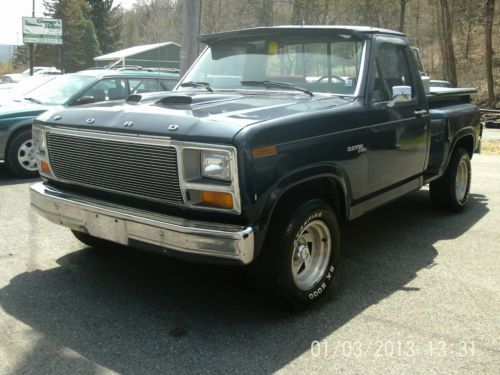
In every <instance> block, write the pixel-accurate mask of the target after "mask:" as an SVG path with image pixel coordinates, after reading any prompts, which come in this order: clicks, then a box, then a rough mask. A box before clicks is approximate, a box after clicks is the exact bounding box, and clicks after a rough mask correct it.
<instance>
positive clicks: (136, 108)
mask: <svg viewBox="0 0 500 375" xmlns="http://www.w3.org/2000/svg"><path fill="white" fill-rule="evenodd" d="M353 100H354V99H353V98H350V97H348V98H345V97H340V96H331V95H321V94H317V95H315V96H313V97H309V96H307V95H303V94H299V95H295V94H288V93H286V94H279V95H278V94H274V93H273V94H271V93H255V94H248V93H245V94H240V93H229V94H226V93H224V94H221V93H206V94H205V93H203V94H200V93H199V92H197V93H185V92H182V93H172V94H169V95H166V96H165V97H164V98H162V99H161V100H159V101H155V102H154V103H148V104H135V103H133V102H125V103H123V104H121V105H117V106H113V107H103V106H100V107H99V106H95V107H86V108H70V109H65V110H62V111H50V112H47V113H45V114H43V115H42V116H40V117H39V118H38V120H39V121H43V122H46V123H49V124H52V125H61V126H71V127H75V128H85V129H96V130H100V131H110V132H120V133H133V134H137V133H139V134H145V135H155V136H169V137H171V138H172V139H178V140H183V141H196V142H215V143H230V142H231V140H232V138H233V137H234V136H235V135H236V133H238V131H239V130H241V129H242V128H243V127H245V126H248V125H252V124H255V123H258V122H262V121H270V120H274V119H277V118H280V119H283V118H285V117H289V116H297V115H301V114H304V113H307V112H312V111H318V110H322V109H329V108H333V107H338V106H341V105H346V104H349V103H352V101H353Z"/></svg>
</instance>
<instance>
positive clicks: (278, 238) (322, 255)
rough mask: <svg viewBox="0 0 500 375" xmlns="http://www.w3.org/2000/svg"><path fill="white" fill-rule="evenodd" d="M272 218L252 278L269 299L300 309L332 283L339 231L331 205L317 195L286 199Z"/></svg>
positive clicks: (324, 291) (308, 304) (335, 265)
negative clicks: (287, 200) (296, 199)
mask: <svg viewBox="0 0 500 375" xmlns="http://www.w3.org/2000/svg"><path fill="white" fill-rule="evenodd" d="M281 207H282V209H281V210H280V211H279V212H278V213H277V217H276V218H275V220H273V223H272V224H271V225H272V227H271V228H270V229H269V231H270V232H269V233H268V238H267V239H266V243H265V245H264V248H263V250H262V254H260V256H259V257H258V258H257V259H256V261H255V265H254V266H255V268H256V269H257V270H256V272H257V279H258V281H259V283H260V285H261V287H263V288H265V290H266V291H267V292H270V293H268V294H271V296H272V297H273V300H274V301H277V302H280V303H281V304H284V305H286V306H287V307H290V308H292V309H302V308H305V307H308V306H310V305H312V304H313V303H315V302H316V301H317V300H319V299H321V298H322V297H324V296H325V295H326V294H327V292H329V291H330V289H331V288H332V286H333V284H332V283H333V281H334V279H335V275H336V268H337V263H338V260H339V254H340V231H339V226H338V222H337V217H336V215H335V213H334V212H333V210H332V208H331V207H330V205H328V204H327V203H326V202H324V201H322V200H319V199H309V200H306V201H303V200H302V201H301V200H299V201H298V202H296V203H294V202H290V201H289V202H287V204H285V205H282V206H281Z"/></svg>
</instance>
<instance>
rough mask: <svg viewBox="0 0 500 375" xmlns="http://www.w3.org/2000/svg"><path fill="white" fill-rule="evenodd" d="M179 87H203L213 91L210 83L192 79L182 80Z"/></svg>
mask: <svg viewBox="0 0 500 375" xmlns="http://www.w3.org/2000/svg"><path fill="white" fill-rule="evenodd" d="M181 87H203V88H205V89H207V91H210V92H214V90H212V88H211V87H210V83H208V82H194V81H189V82H182V83H181Z"/></svg>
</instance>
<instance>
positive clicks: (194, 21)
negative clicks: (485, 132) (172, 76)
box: [180, 0, 201, 75]
mask: <svg viewBox="0 0 500 375" xmlns="http://www.w3.org/2000/svg"><path fill="white" fill-rule="evenodd" d="M200 21H201V0H184V1H183V3H182V47H181V56H180V57H181V75H183V74H184V73H186V71H187V70H188V69H189V67H190V66H191V64H192V63H193V62H194V60H195V59H196V57H197V56H198V48H199V43H198V40H197V39H196V36H197V35H198V34H199V33H200Z"/></svg>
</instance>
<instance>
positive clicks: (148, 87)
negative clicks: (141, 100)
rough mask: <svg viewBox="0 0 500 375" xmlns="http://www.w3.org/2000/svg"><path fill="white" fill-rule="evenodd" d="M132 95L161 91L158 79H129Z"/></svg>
mask: <svg viewBox="0 0 500 375" xmlns="http://www.w3.org/2000/svg"><path fill="white" fill-rule="evenodd" d="M128 82H129V85H130V94H141V93H144V92H155V91H159V85H158V80H157V79H151V78H139V79H129V80H128Z"/></svg>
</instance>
